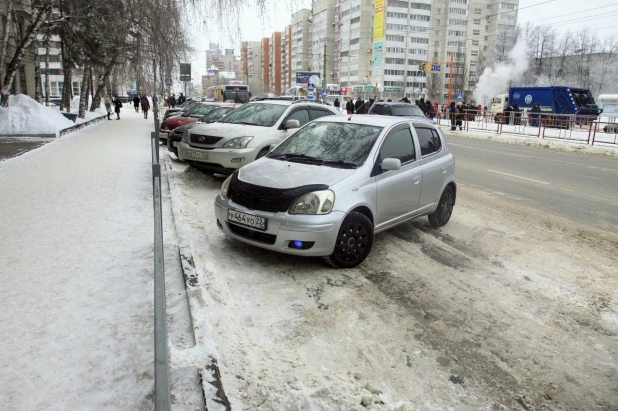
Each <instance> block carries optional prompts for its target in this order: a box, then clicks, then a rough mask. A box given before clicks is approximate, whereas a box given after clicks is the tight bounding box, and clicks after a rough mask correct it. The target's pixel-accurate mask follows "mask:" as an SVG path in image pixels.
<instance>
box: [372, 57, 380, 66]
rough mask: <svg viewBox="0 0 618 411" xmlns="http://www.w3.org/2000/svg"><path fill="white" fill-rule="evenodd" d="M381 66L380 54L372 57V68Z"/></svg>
mask: <svg viewBox="0 0 618 411" xmlns="http://www.w3.org/2000/svg"><path fill="white" fill-rule="evenodd" d="M380 67H382V56H375V57H374V58H373V68H376V69H379V68H380Z"/></svg>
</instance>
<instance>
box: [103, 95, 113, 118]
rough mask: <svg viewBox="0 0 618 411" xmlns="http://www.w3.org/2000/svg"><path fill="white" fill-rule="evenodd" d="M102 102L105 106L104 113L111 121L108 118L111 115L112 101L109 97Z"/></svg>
mask: <svg viewBox="0 0 618 411" xmlns="http://www.w3.org/2000/svg"><path fill="white" fill-rule="evenodd" d="M103 102H104V104H105V111H107V119H108V120H111V118H110V117H109V116H111V115H112V99H111V98H109V96H105V97H104V98H103Z"/></svg>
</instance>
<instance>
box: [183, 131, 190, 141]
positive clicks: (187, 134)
mask: <svg viewBox="0 0 618 411" xmlns="http://www.w3.org/2000/svg"><path fill="white" fill-rule="evenodd" d="M182 141H184V142H185V143H188V142H189V132H188V131H183V132H182Z"/></svg>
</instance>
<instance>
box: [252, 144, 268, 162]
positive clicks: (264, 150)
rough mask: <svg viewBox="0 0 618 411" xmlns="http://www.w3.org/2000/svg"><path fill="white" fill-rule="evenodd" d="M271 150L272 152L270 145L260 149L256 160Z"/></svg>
mask: <svg viewBox="0 0 618 411" xmlns="http://www.w3.org/2000/svg"><path fill="white" fill-rule="evenodd" d="M269 152H270V150H269V149H268V147H267V148H263V149H261V150H260V152H259V153H257V156H255V159H256V160H257V159H260V158H262V157H264V156H265V155H266V154H268V153H269Z"/></svg>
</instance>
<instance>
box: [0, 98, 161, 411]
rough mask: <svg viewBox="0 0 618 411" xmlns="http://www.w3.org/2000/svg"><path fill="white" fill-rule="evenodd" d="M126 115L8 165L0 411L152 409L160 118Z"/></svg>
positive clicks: (1, 257)
mask: <svg viewBox="0 0 618 411" xmlns="http://www.w3.org/2000/svg"><path fill="white" fill-rule="evenodd" d="M121 116H122V120H121V121H116V120H114V121H104V122H101V123H99V124H96V125H94V126H91V127H89V128H87V129H85V130H83V131H79V132H76V133H74V134H70V135H68V136H66V137H63V138H61V139H58V140H57V141H54V142H52V143H50V144H47V145H46V146H44V147H42V148H40V149H38V150H34V151H32V152H29V153H27V154H24V155H22V156H20V157H17V158H13V159H10V160H6V161H3V162H0V193H1V195H0V210H1V212H0V250H2V251H1V253H0V281H1V282H2V286H1V287H0V307H1V309H0V352H1V353H2V359H1V360H0V361H1V363H0V404H1V405H0V408H2V409H3V410H33V409H45V410H66V409H80V410H100V409H118V410H120V409H122V410H140V409H151V408H152V407H153V405H152V397H151V395H152V393H153V385H154V384H153V381H154V380H153V372H154V371H153V370H154V368H153V344H154V343H153V319H152V312H153V307H152V267H153V262H152V249H153V244H152V242H153V222H152V186H151V166H150V159H151V154H150V131H152V130H153V121H152V119H149V120H144V118H143V115H142V114H141V113H140V114H136V113H135V112H132V109H128V108H126V109H123V112H122V113H121ZM114 117H115V116H114Z"/></svg>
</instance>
